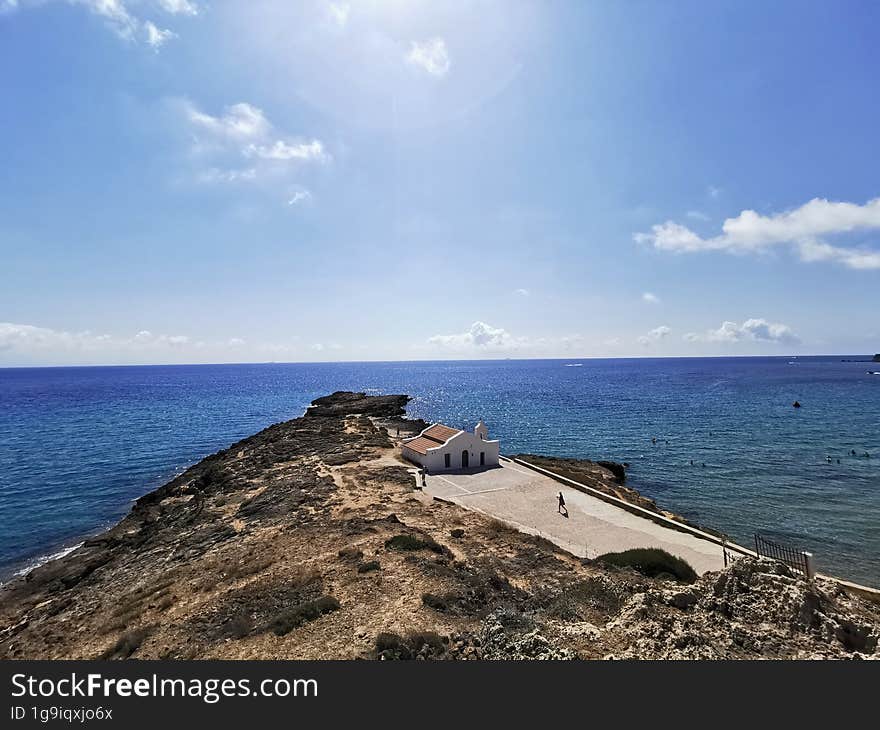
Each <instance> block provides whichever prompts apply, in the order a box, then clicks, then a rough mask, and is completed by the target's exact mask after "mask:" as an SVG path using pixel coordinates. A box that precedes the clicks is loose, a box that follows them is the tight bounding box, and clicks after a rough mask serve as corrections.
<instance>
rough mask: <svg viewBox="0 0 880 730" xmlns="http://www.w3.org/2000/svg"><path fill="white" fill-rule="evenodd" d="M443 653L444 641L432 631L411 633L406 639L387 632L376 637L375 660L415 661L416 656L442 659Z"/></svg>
mask: <svg viewBox="0 0 880 730" xmlns="http://www.w3.org/2000/svg"><path fill="white" fill-rule="evenodd" d="M426 647H427V650H426ZM445 653H446V641H445V640H444V639H443V638H442V637H441V636H440V635H439V634H435V633H434V632H433V631H413V632H411V633H409V634H408V635H407V637H406V638H404V637H402V636H400V635H399V634H393V633H391V632H388V631H385V632H382V633H381V634H379V635H378V636H376V658H378V659H386V660H388V659H415V658H416V657H418V656H428V657H442V656H443V654H445Z"/></svg>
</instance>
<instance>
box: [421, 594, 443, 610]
mask: <svg viewBox="0 0 880 730" xmlns="http://www.w3.org/2000/svg"><path fill="white" fill-rule="evenodd" d="M422 603H424V604H425V605H426V606H427V607H428V608H433V609H434V610H435V611H440V613H445V612H446V611H448V610H449V603H448V601H447V600H446V599H445V598H443V597H442V596H438V595H435V594H434V593H423V594H422Z"/></svg>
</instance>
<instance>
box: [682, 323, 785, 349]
mask: <svg viewBox="0 0 880 730" xmlns="http://www.w3.org/2000/svg"><path fill="white" fill-rule="evenodd" d="M684 339H685V340H687V341H688V342H742V341H753V342H772V343H777V344H784V345H794V344H797V343H798V342H800V338H799V337H798V336H797V335H796V334H795V333H794V332H793V331H792V329H791V327H789V326H788V325H787V324H781V323H778V322H768V321H767V320H766V319H763V318H753V319H747V320H746V321H745V322H743V323H742V324H741V325H739V324H737V323H736V322H730V321H725V322H722V323H721V326H720V327H718V329H714V330H708V331H707V332H704V333H703V334H698V333H696V332H688V333H687V334H686V335H684Z"/></svg>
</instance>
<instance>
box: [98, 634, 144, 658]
mask: <svg viewBox="0 0 880 730" xmlns="http://www.w3.org/2000/svg"><path fill="white" fill-rule="evenodd" d="M149 635H150V629H148V628H140V629H135V630H134V631H128V632H126V633H125V634H123V635H122V636H121V637H120V638H119V641H117V642H116V643H115V644H114V645H113V646H112V647H110V648H109V649H108V650H107V651H105V652H104V653H103V654H101V657H100V658H101V659H128V658H129V657H130V656H131V655H132V654H134V653H135V652H136V651H137V650H138V649H140V646H141V644H142V643H143V642H144V639H146V638H147V636H149Z"/></svg>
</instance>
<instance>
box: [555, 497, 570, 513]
mask: <svg viewBox="0 0 880 730" xmlns="http://www.w3.org/2000/svg"><path fill="white" fill-rule="evenodd" d="M557 500H558V501H559V508H558V510H557V511H558V512H559V514H561V515H562V516H563V517H568V507H566V506H565V498H564V497H563V496H562V492H560V493H559V496H558V497H557Z"/></svg>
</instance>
